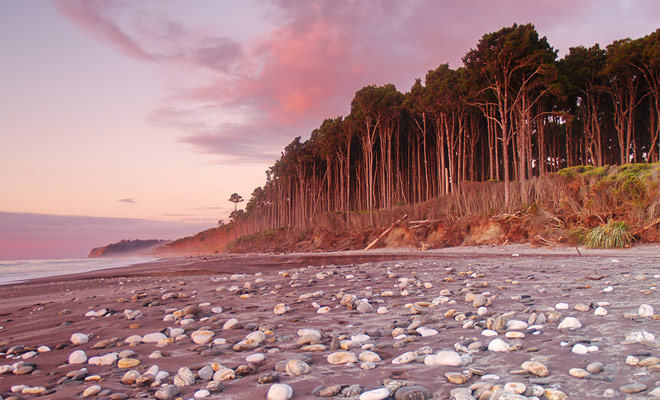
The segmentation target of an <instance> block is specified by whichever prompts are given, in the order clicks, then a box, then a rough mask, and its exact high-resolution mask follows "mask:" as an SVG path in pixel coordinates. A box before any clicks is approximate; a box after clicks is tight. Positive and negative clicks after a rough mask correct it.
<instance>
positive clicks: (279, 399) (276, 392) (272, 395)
mask: <svg viewBox="0 0 660 400" xmlns="http://www.w3.org/2000/svg"><path fill="white" fill-rule="evenodd" d="M292 396H293V389H292V388H291V386H289V385H287V384H285V383H275V384H273V385H271V386H270V388H268V393H267V394H266V399H267V400H288V399H290V398H291V397H292Z"/></svg>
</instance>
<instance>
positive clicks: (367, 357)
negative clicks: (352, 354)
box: [358, 351, 381, 363]
mask: <svg viewBox="0 0 660 400" xmlns="http://www.w3.org/2000/svg"><path fill="white" fill-rule="evenodd" d="M358 359H359V360H360V361H363V362H374V363H375V362H379V361H381V358H380V356H379V355H378V354H376V353H374V352H373V351H363V352H362V353H360V355H359V356H358Z"/></svg>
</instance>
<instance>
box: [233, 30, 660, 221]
mask: <svg viewBox="0 0 660 400" xmlns="http://www.w3.org/2000/svg"><path fill="white" fill-rule="evenodd" d="M463 64H464V65H463V66H462V67H460V68H458V69H451V68H450V67H449V66H448V64H443V65H440V66H439V67H438V68H436V69H434V70H431V71H429V72H428V73H427V74H426V77H425V79H424V80H423V81H422V79H417V80H416V81H415V83H414V84H413V85H412V87H411V88H410V90H409V91H408V92H406V93H402V92H400V91H398V90H397V89H396V87H395V86H394V85H392V84H386V85H383V86H375V85H370V86H365V87H363V88H362V89H360V90H358V91H357V92H356V94H355V97H354V98H353V100H352V101H351V109H350V114H348V115H347V116H338V117H336V118H331V119H326V120H325V121H323V123H322V124H321V126H320V127H318V128H317V129H315V130H314V131H313V132H312V133H311V136H310V138H309V139H308V140H305V141H303V140H301V138H300V137H297V138H295V139H294V140H293V141H292V142H291V143H290V144H289V145H287V146H286V147H285V149H284V151H283V152H282V154H281V157H280V158H279V159H278V160H277V161H276V162H275V163H274V165H273V166H271V167H270V168H269V169H268V171H266V177H267V179H266V183H265V185H264V186H263V187H258V188H256V189H255V190H254V191H253V193H252V196H251V198H250V200H249V201H248V203H247V204H246V209H245V211H244V212H243V211H242V210H241V212H234V213H232V218H233V219H234V221H238V222H240V223H242V222H245V223H244V224H242V225H243V228H242V229H241V230H242V231H243V232H244V233H250V232H255V231H260V230H264V229H273V228H280V227H290V226H304V225H306V224H307V223H308V221H310V220H311V218H312V217H313V216H315V215H318V214H319V213H326V212H341V213H349V212H366V213H372V212H373V211H375V210H379V209H383V208H391V207H393V206H395V205H399V204H414V203H419V202H424V201H427V200H429V199H431V198H434V197H437V196H442V195H447V194H452V193H454V194H458V193H460V192H461V189H462V187H463V186H464V184H465V183H466V182H484V181H489V180H497V181H502V182H503V183H504V195H505V204H510V203H511V192H510V190H509V188H510V183H511V182H512V181H524V180H527V179H532V178H534V177H538V176H542V175H544V174H547V173H551V172H555V171H557V170H559V169H561V168H564V167H569V166H575V165H594V166H603V165H606V164H626V163H632V162H655V161H658V155H659V146H660V143H659V141H658V136H659V135H658V134H659V132H660V124H659V122H660V29H658V30H656V31H655V32H653V33H651V34H649V35H647V36H645V37H642V38H639V39H635V40H631V39H622V40H617V41H615V42H613V43H611V44H609V45H607V46H606V47H604V48H601V47H600V46H599V45H598V44H596V45H594V46H592V47H589V48H585V47H582V46H578V47H574V48H571V49H570V51H569V52H568V54H567V55H566V56H565V57H564V58H562V59H558V57H557V51H556V50H555V49H554V48H553V47H552V46H550V44H549V43H548V41H547V39H546V38H545V37H539V34H538V33H537V31H536V29H535V27H534V26H533V25H531V24H526V25H517V24H514V25H513V26H511V27H505V28H502V29H500V30H499V31H497V32H493V33H488V34H485V35H483V37H482V38H481V39H480V40H479V42H478V43H477V45H476V47H475V48H474V49H471V50H470V51H469V52H468V53H467V54H466V55H465V56H464V57H463Z"/></svg>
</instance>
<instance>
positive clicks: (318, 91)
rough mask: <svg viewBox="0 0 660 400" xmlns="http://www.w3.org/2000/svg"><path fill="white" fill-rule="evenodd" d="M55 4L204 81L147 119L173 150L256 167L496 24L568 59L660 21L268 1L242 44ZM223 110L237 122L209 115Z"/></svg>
mask: <svg viewBox="0 0 660 400" xmlns="http://www.w3.org/2000/svg"><path fill="white" fill-rule="evenodd" d="M57 4H58V7H59V9H60V10H61V11H62V13H63V14H64V15H65V16H66V17H67V18H69V19H71V20H72V21H73V22H74V23H75V24H76V25H78V26H79V27H81V28H82V29H83V30H84V31H85V32H86V33H88V34H89V35H90V36H92V37H95V38H97V39H99V40H100V41H102V42H103V43H106V44H108V45H111V46H112V47H113V48H116V49H117V50H119V51H120V52H122V53H123V54H126V55H128V56H130V57H133V58H136V59H140V60H154V59H158V61H159V65H164V66H165V67H167V66H168V65H169V66H173V68H180V67H181V66H184V70H186V69H187V70H186V74H184V75H186V76H183V77H182V78H181V80H182V81H188V75H192V73H193V72H196V71H199V74H200V75H203V76H204V79H203V80H199V81H196V82H195V83H194V85H193V86H192V87H188V89H185V90H181V89H179V90H176V91H175V93H174V94H173V95H171V96H170V97H168V98H166V99H165V103H166V104H165V105H164V106H162V107H159V108H158V109H157V110H155V111H154V113H153V115H151V120H152V121H153V122H154V123H156V124H163V125H167V126H170V127H171V126H175V127H178V128H179V129H181V130H182V132H184V136H183V138H182V139H181V141H182V142H183V143H186V144H189V145H193V146H194V147H195V148H197V149H199V150H201V151H203V152H211V153H218V154H224V155H234V159H240V160H242V159H246V158H250V157H253V158H254V159H255V160H258V161H263V160H264V159H267V158H268V157H269V156H268V155H271V156H270V158H271V159H273V158H274V157H275V156H276V155H277V154H279V152H280V151H281V149H282V146H283V145H284V144H286V143H287V142H288V141H290V140H291V139H292V138H293V137H295V136H306V135H307V134H309V133H310V132H311V130H312V129H313V128H315V127H316V126H318V125H319V124H320V122H321V121H322V120H323V119H324V118H327V117H335V116H337V115H339V114H346V113H347V112H348V111H349V106H350V101H351V99H352V97H353V95H354V93H355V92H356V91H357V90H359V89H360V88H361V87H363V86H365V85H369V84H379V85H380V84H385V83H390V82H391V83H394V84H395V85H397V87H398V89H399V90H401V91H407V90H408V89H409V88H410V86H412V84H413V82H414V79H415V78H419V77H421V78H423V77H424V75H425V74H426V72H427V71H428V70H430V69H434V68H436V67H437V66H438V65H439V64H442V63H446V62H449V63H450V65H451V66H452V67H454V68H456V67H458V66H460V59H461V57H462V56H463V55H464V54H465V53H466V52H467V51H468V50H469V49H470V48H471V47H474V46H475V45H476V43H477V41H478V40H479V38H480V37H481V36H482V35H483V34H484V33H487V32H492V31H494V30H497V29H499V28H501V27H503V26H509V25H511V24H513V23H514V22H517V23H527V22H532V23H534V24H535V25H536V27H537V30H538V31H539V33H540V34H541V35H542V36H547V37H548V40H549V42H550V44H551V45H554V46H555V47H556V48H558V49H560V50H561V51H562V52H563V53H565V52H566V51H568V48H569V47H570V46H575V45H579V44H585V45H591V44H593V43H595V42H600V43H601V44H607V43H609V42H611V41H612V40H615V39H618V38H623V37H627V36H633V37H636V36H641V35H644V34H647V33H650V32H651V31H652V30H654V29H655V28H656V25H657V22H656V21H655V17H657V15H659V13H660V3H658V2H656V1H652V0H649V1H641V2H637V3H636V6H635V7H630V6H628V5H626V2H620V1H619V0H607V1H601V0H585V1H574V0H552V1H551V0H539V1H534V2H529V1H519V0H502V1H492V0H474V1H471V2H469V3H465V2H456V1H437V0H414V1H397V0H382V1H321V0H316V1H315V0H310V1H300V0H274V1H272V2H270V3H268V6H267V7H265V8H264V10H263V11H264V15H265V16H266V17H267V18H268V22H269V23H270V25H269V26H270V28H269V29H267V30H266V31H264V32H263V33H262V34H261V35H258V36H256V37H253V38H252V39H250V40H247V41H243V42H238V41H237V40H236V39H233V38H230V37H226V36H223V35H220V34H219V33H218V32H213V31H210V30H209V29H207V28H205V27H200V26H194V24H193V23H192V22H191V21H187V22H185V23H184V22H181V21H180V18H178V17H177V16H176V15H169V16H166V17H162V16H155V15H149V13H147V14H146V15H145V11H144V10H142V11H138V10H137V6H134V4H133V3H130V2H122V3H115V2H99V1H59V0H58V3H57ZM132 7H133V8H132ZM558 10H560V12H561V16H558ZM120 14H121V18H120ZM126 15H128V16H129V17H130V16H131V15H132V18H133V20H135V21H138V20H139V24H138V23H137V22H134V23H133V24H129V23H128V22H127V20H130V18H128V19H127V17H126ZM595 15H596V16H598V18H595V17H593V16H595ZM246 23H247V22H246ZM136 27H139V28H136ZM640 27H641V28H640ZM563 53H561V54H563ZM179 71H180V70H179ZM223 110H224V112H225V114H226V113H240V114H241V115H242V116H243V119H244V121H243V122H237V121H235V120H231V121H228V120H226V119H225V120H223V119H222V118H220V117H217V118H216V117H215V115H217V114H222V112H221V111H223Z"/></svg>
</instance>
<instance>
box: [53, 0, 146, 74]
mask: <svg viewBox="0 0 660 400" xmlns="http://www.w3.org/2000/svg"><path fill="white" fill-rule="evenodd" d="M55 4H56V6H57V8H58V9H59V10H60V12H61V13H62V14H64V15H65V16H66V17H67V18H69V19H70V20H71V21H72V22H74V23H75V24H76V25H78V26H79V27H80V28H81V29H83V30H84V31H85V32H87V33H88V34H89V35H90V36H92V37H94V38H95V39H98V40H100V41H101V42H104V43H106V44H108V45H110V46H111V47H113V48H114V49H116V50H118V51H120V52H121V53H123V54H125V55H127V56H129V57H132V58H136V59H139V60H148V61H151V60H153V56H152V55H151V54H149V53H147V52H146V51H145V50H144V49H143V48H142V47H141V46H140V45H139V44H138V43H137V42H136V41H135V39H133V38H131V37H130V36H129V35H128V34H127V33H126V32H124V31H123V30H122V29H121V28H120V27H119V26H118V25H117V23H116V22H115V21H114V20H113V18H112V17H111V16H108V15H104V14H105V12H106V10H108V9H110V8H111V7H112V6H113V5H117V4H118V3H116V2H113V1H98V0H55Z"/></svg>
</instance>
